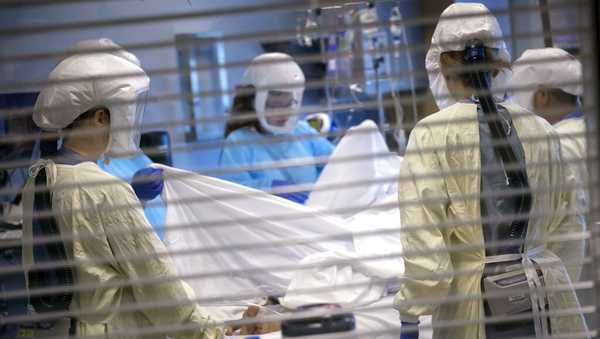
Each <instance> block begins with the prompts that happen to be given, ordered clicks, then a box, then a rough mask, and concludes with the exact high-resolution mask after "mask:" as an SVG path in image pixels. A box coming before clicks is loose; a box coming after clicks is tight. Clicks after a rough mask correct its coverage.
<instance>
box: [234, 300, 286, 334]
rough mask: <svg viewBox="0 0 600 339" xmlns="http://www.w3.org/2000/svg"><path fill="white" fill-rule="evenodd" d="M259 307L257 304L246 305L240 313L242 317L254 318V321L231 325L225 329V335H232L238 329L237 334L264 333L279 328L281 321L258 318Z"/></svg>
mask: <svg viewBox="0 0 600 339" xmlns="http://www.w3.org/2000/svg"><path fill="white" fill-rule="evenodd" d="M259 313H260V308H259V307H258V306H253V305H252V306H248V308H247V309H246V310H245V311H244V314H243V315H242V319H251V318H256V322H255V323H250V324H246V325H242V326H233V327H231V328H229V329H228V330H227V335H233V334H234V333H235V332H236V331H238V330H239V333H236V334H239V335H252V334H265V333H270V332H276V331H279V330H281V323H280V322H278V321H276V322H265V321H261V319H260V314H259Z"/></svg>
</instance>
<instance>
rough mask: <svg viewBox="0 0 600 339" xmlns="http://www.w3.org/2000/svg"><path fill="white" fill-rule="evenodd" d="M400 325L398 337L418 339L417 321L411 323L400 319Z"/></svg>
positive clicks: (401, 338)
mask: <svg viewBox="0 0 600 339" xmlns="http://www.w3.org/2000/svg"><path fill="white" fill-rule="evenodd" d="M401 324H402V326H401V327H400V339H419V329H418V328H417V326H418V325H419V323H418V322H416V323H411V322H408V321H402V322H401Z"/></svg>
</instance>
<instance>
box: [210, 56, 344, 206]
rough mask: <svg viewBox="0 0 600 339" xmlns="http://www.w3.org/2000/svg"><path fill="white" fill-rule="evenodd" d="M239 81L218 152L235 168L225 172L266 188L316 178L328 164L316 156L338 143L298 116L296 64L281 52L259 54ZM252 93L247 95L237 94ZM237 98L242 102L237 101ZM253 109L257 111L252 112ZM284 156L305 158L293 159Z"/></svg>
mask: <svg viewBox="0 0 600 339" xmlns="http://www.w3.org/2000/svg"><path fill="white" fill-rule="evenodd" d="M240 85H241V86H246V87H243V88H242V90H240V91H239V93H238V94H237V95H236V98H235V99H234V109H232V114H231V117H230V121H229V122H228V124H227V127H226V131H225V137H226V140H225V146H224V147H223V151H222V153H221V157H220V165H221V167H222V168H224V169H228V170H231V169H237V171H228V172H227V173H225V174H223V176H222V178H223V179H226V180H229V181H233V182H236V183H239V184H242V185H245V186H249V187H253V188H258V189H263V190H268V189H271V188H273V187H275V186H282V185H298V184H311V183H314V182H316V181H317V179H318V177H319V174H320V173H321V171H322V169H323V167H324V163H323V162H322V161H321V162H319V161H318V160H319V159H317V158H318V157H327V156H329V155H330V154H331V152H332V151H333V148H334V147H333V145H332V144H331V143H330V142H329V141H328V140H326V139H325V138H323V137H321V136H320V135H318V134H317V133H316V131H315V130H314V129H313V128H311V127H310V126H309V125H308V123H306V122H305V121H298V118H299V113H300V112H299V110H300V107H301V105H302V97H303V92H304V85H305V79H304V73H303V72H302V70H301V69H300V67H299V66H298V64H296V62H294V60H293V59H292V57H290V56H289V55H287V54H283V53H266V54H262V55H259V56H258V57H256V58H254V60H252V62H251V64H250V66H249V67H248V69H247V70H246V72H245V73H244V76H243V78H242V81H241V83H240ZM243 90H245V93H244V91H243ZM253 91H254V92H253ZM248 93H250V98H249V100H239V99H240V96H243V95H248ZM236 99H237V100H236ZM236 101H237V102H239V103H241V104H242V105H241V106H240V107H236V105H235V104H236ZM244 101H245V102H246V105H243V103H244ZM252 113H255V114H256V117H250V118H249V117H248V115H252ZM244 115H246V117H245V118H244V117H243V116H244ZM286 161H304V162H307V163H304V164H301V165H290V164H286V163H285V162H286ZM311 162H312V163H311ZM287 198H290V200H294V201H296V202H300V203H303V202H304V200H306V196H304V197H303V196H302V195H295V196H294V195H291V196H287Z"/></svg>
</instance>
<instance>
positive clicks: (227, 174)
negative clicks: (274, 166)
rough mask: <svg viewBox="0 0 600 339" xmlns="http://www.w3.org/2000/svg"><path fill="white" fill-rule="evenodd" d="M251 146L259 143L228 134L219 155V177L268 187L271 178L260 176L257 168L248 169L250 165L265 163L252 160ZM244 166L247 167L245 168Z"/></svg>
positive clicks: (261, 187)
mask: <svg viewBox="0 0 600 339" xmlns="http://www.w3.org/2000/svg"><path fill="white" fill-rule="evenodd" d="M251 147H260V144H256V143H253V142H251V141H248V140H243V139H242V138H241V137H240V136H238V135H236V134H234V133H232V134H230V135H229V137H228V138H227V140H226V144H225V145H224V146H223V149H222V151H221V155H220V157H219V168H220V169H221V170H222V171H223V172H220V173H219V178H221V179H223V180H227V181H231V182H235V183H237V184H240V185H244V186H247V187H252V188H256V189H269V188H271V178H268V177H266V176H264V175H262V176H261V175H260V173H261V171H259V170H256V171H252V170H251V169H250V167H252V166H256V165H265V164H264V163H263V164H260V163H255V162H253V157H252V149H251ZM244 167H248V168H249V169H246V170H245V169H244Z"/></svg>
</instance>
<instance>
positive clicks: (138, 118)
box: [131, 90, 148, 151]
mask: <svg viewBox="0 0 600 339" xmlns="http://www.w3.org/2000/svg"><path fill="white" fill-rule="evenodd" d="M136 98H137V99H136V103H135V115H134V116H133V127H132V130H131V132H132V135H131V139H132V143H133V146H134V147H135V148H136V150H137V151H139V150H140V139H141V137H142V120H143V119H144V112H145V111H146V102H147V99H148V90H144V91H141V92H138V93H137V95H136Z"/></svg>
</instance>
